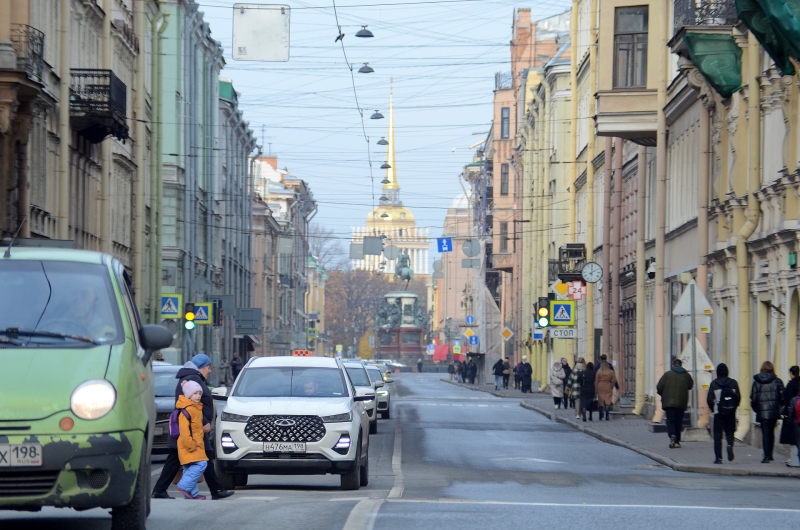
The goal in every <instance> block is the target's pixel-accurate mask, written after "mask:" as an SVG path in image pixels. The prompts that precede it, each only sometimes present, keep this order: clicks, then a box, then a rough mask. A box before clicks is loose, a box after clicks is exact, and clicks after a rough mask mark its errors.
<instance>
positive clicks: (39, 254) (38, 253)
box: [0, 243, 103, 264]
mask: <svg viewBox="0 0 800 530" xmlns="http://www.w3.org/2000/svg"><path fill="white" fill-rule="evenodd" d="M7 244H8V243H6V245H7ZM6 248H8V247H7V246H6V247H5V248H0V256H2V255H3V253H5V251H6ZM8 259H9V258H3V257H0V262H2V261H6V260H8ZM11 259H12V260H41V261H71V262H77V263H97V264H102V263H103V253H102V252H95V251H93V250H75V249H67V248H48V247H16V246H14V247H11Z"/></svg>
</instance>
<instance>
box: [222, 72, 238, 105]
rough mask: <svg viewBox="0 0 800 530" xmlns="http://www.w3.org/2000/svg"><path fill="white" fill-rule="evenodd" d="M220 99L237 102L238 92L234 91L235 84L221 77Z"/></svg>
mask: <svg viewBox="0 0 800 530" xmlns="http://www.w3.org/2000/svg"><path fill="white" fill-rule="evenodd" d="M219 97H221V98H222V99H227V100H229V101H236V100H237V99H238V98H237V97H236V91H235V90H234V89H233V82H232V81H231V80H230V79H225V78H224V77H220V79H219Z"/></svg>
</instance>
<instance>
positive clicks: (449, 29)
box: [198, 0, 571, 259]
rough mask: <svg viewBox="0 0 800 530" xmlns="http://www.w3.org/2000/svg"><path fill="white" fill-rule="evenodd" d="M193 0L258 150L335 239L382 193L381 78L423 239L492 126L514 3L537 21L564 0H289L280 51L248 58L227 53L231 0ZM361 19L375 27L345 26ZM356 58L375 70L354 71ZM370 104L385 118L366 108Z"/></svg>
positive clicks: (561, 7) (562, 6)
mask: <svg viewBox="0 0 800 530" xmlns="http://www.w3.org/2000/svg"><path fill="white" fill-rule="evenodd" d="M198 3H199V4H200V10H201V11H202V12H204V14H205V15H204V19H205V21H206V22H208V23H209V25H210V27H211V36H212V37H213V38H214V39H216V40H218V41H220V42H221V43H222V46H223V48H224V49H225V59H226V65H225V68H224V69H223V71H222V73H221V74H220V76H221V77H226V78H230V79H232V80H233V86H234V88H235V89H236V91H237V92H239V93H240V99H239V105H240V108H241V109H242V110H243V112H244V117H245V120H247V121H249V122H250V128H251V129H252V130H253V131H254V133H255V134H256V136H257V137H258V138H259V141H258V143H259V144H261V145H263V149H264V153H268V152H270V151H271V153H272V154H273V155H276V156H277V157H278V165H279V167H281V168H287V169H288V170H289V172H290V174H291V175H292V176H293V177H295V178H302V179H303V180H305V181H306V182H307V183H308V184H309V185H310V187H311V190H312V192H313V193H314V197H315V199H316V201H317V203H318V208H319V211H318V213H317V215H316V217H315V219H314V221H316V222H320V223H322V224H324V225H325V226H327V227H329V228H332V229H333V230H334V232H335V234H336V237H337V238H341V239H342V240H343V242H345V243H346V242H347V241H349V239H350V234H351V227H353V226H363V225H364V223H365V221H366V218H367V214H368V213H369V211H370V209H371V208H372V207H373V206H374V205H376V204H377V201H378V197H380V195H381V184H380V181H381V180H382V179H383V175H384V171H383V170H381V169H379V167H380V165H381V164H382V163H383V161H384V160H385V159H386V148H385V147H381V146H379V145H377V144H376V142H377V141H378V140H380V138H381V137H382V136H386V135H387V132H386V128H387V126H388V107H389V85H390V79H392V80H393V82H392V84H393V92H394V109H395V110H394V118H395V144H396V146H395V149H396V156H397V161H396V170H397V178H398V182H399V184H400V187H401V192H400V198H401V200H402V201H403V204H404V205H405V206H407V207H408V208H410V209H411V211H412V212H413V213H414V215H415V217H416V219H417V227H418V228H419V227H426V228H429V229H430V234H431V237H432V238H433V237H436V236H438V235H441V232H442V226H443V224H444V217H445V214H446V210H447V207H448V206H449V205H450V203H451V202H452V200H453V198H454V197H455V196H456V195H458V194H460V193H462V189H461V185H460V184H459V179H458V175H459V174H460V173H461V171H462V170H463V167H464V165H465V164H467V163H469V162H471V161H472V155H473V153H474V149H469V146H471V145H473V144H475V143H477V142H479V141H480V140H482V139H484V138H485V137H486V132H488V130H489V127H490V126H491V119H492V91H493V90H494V74H495V73H496V72H505V71H508V70H510V51H509V41H510V39H511V33H512V23H513V15H514V9H515V8H517V7H529V8H531V18H532V19H533V20H539V19H542V18H546V17H548V16H552V15H555V14H558V13H562V12H564V11H566V10H568V9H569V7H570V5H571V2H570V1H569V0H538V1H531V2H528V3H518V2H514V1H509V0H427V1H426V0H339V1H335V5H336V9H335V10H334V1H330V0H329V1H324V0H318V1H309V2H302V1H288V2H285V3H286V4H287V5H289V6H290V7H291V27H290V33H291V36H290V59H289V61H288V62H250V61H234V60H233V59H232V57H231V43H232V20H233V18H232V6H233V4H234V3H235V2H233V1H228V0H200V1H199V2H198ZM337 17H338V24H339V25H341V28H342V32H343V33H344V34H345V37H344V39H343V42H344V53H346V55H347V60H348V61H349V63H350V64H352V65H353V74H352V78H351V72H350V69H349V68H348V66H347V62H346V61H345V57H344V54H343V50H342V46H341V44H340V43H337V42H334V41H335V39H336V36H337V35H338V34H339V30H338V28H337ZM364 24H366V25H368V29H369V30H370V31H372V32H373V33H374V35H375V37H374V38H368V39H364V38H358V37H355V33H356V32H357V31H358V30H359V29H361V26H362V25H364ZM364 62H368V63H369V65H370V66H371V67H372V68H374V70H375V72H374V73H369V74H361V73H358V72H357V70H358V68H360V67H361V66H362V64H363V63H364ZM354 85H355V86H354ZM356 98H357V100H358V105H357V104H356ZM359 108H360V109H361V110H362V112H363V124H364V128H363V129H362V117H361V115H360V113H359V110H358V109H359ZM375 110H380V111H381V113H382V114H384V115H385V116H386V119H382V120H372V119H370V115H371V114H372V113H373V112H374V111H375ZM364 133H366V137H367V138H369V142H367V141H366V140H365V134H364ZM476 133H477V134H476ZM370 160H371V161H372V169H371V171H370V163H369V161H370ZM434 243H435V241H434ZM432 249H435V245H433V246H432ZM435 257H436V256H435V253H434V252H431V259H434V258H435Z"/></svg>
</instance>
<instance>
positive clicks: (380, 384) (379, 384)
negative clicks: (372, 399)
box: [374, 381, 384, 388]
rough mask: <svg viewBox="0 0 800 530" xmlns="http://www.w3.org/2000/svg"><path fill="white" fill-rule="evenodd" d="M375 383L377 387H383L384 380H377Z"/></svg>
mask: <svg viewBox="0 0 800 530" xmlns="http://www.w3.org/2000/svg"><path fill="white" fill-rule="evenodd" d="M374 385H375V388H381V387H382V386H383V385H384V383H383V381H375V383H374Z"/></svg>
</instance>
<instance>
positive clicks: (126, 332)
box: [0, 245, 172, 530]
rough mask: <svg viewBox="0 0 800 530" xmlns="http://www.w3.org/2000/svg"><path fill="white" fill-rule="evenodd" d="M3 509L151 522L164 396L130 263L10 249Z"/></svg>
mask: <svg viewBox="0 0 800 530" xmlns="http://www.w3.org/2000/svg"><path fill="white" fill-rule="evenodd" d="M0 253H3V254H0V374H2V381H0V509H9V510H34V511H35V510H40V509H41V507H42V506H57V507H69V508H75V509H78V510H84V509H88V508H95V507H103V508H110V509H111V516H112V528H113V529H114V530H122V529H144V525H145V519H146V518H147V515H148V514H149V511H150V504H149V490H150V447H151V445H152V441H153V430H154V422H155V403H154V400H153V371H152V367H151V362H150V358H151V356H152V354H153V353H154V352H155V351H156V350H159V349H162V348H166V347H168V346H169V345H170V344H171V342H172V335H171V334H170V332H169V331H168V330H167V329H166V328H163V327H161V326H143V325H142V324H141V322H140V320H139V313H138V310H137V309H136V306H135V304H134V300H133V296H132V293H131V281H130V278H129V277H128V274H127V273H126V272H125V269H124V267H123V266H122V264H121V263H120V262H119V261H117V260H116V259H114V258H112V257H111V256H108V255H106V254H101V253H99V252H89V251H82V250H68V249H58V248H23V247H21V246H20V247H10V248H8V250H6V247H5V245H4V246H3V247H2V248H0Z"/></svg>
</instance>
